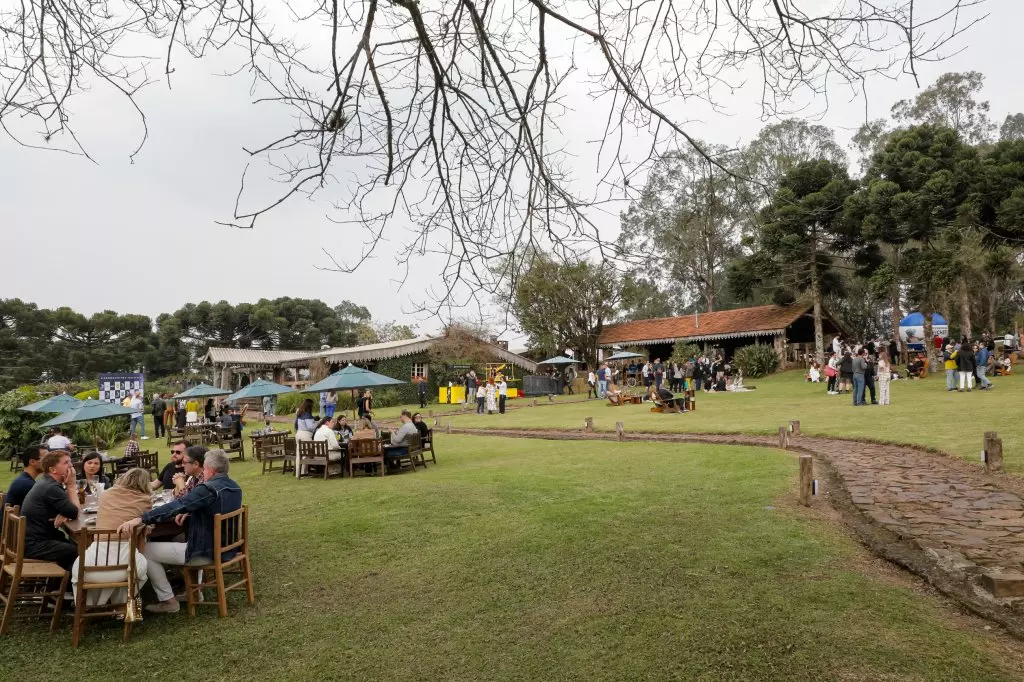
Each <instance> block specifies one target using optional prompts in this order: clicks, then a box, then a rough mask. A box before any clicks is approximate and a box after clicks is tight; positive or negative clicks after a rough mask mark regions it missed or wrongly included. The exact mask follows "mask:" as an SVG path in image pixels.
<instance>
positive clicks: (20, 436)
mask: <svg viewBox="0 0 1024 682" xmlns="http://www.w3.org/2000/svg"><path fill="white" fill-rule="evenodd" d="M41 399H42V396H41V395H39V394H38V393H36V391H35V389H33V387H31V386H22V387H21V388H16V389H14V390H12V391H7V392H6V393H4V394H2V395H0V453H3V454H4V456H6V457H8V458H9V457H10V455H11V454H12V453H15V452H18V451H19V450H21V449H22V448H24V447H26V446H28V445H31V444H32V443H36V442H38V441H39V435H40V433H41V432H40V430H39V425H40V424H42V423H43V422H44V421H46V420H47V419H49V418H50V417H52V416H53V415H49V414H37V413H34V412H20V411H18V408H19V407H22V406H23V405H28V404H29V403H34V402H36V401H37V400H41Z"/></svg>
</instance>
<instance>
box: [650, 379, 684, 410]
mask: <svg viewBox="0 0 1024 682" xmlns="http://www.w3.org/2000/svg"><path fill="white" fill-rule="evenodd" d="M649 397H650V399H651V402H653V403H654V404H655V405H658V406H659V407H666V408H668V409H670V410H678V411H679V412H686V401H685V400H684V399H682V398H676V397H675V395H673V394H672V391H670V390H668V389H667V388H665V387H661V388H655V387H654V385H653V384H652V385H651V388H650V393H649Z"/></svg>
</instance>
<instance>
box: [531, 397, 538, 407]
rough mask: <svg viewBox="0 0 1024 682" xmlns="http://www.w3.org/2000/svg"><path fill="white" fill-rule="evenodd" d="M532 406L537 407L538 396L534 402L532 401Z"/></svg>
mask: <svg viewBox="0 0 1024 682" xmlns="http://www.w3.org/2000/svg"><path fill="white" fill-rule="evenodd" d="M530 407H537V399H536V398H534V399H533V402H532V403H530Z"/></svg>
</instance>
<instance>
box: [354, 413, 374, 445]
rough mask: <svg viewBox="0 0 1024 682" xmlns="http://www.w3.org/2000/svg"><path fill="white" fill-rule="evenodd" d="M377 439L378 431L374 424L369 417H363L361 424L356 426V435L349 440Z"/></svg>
mask: <svg viewBox="0 0 1024 682" xmlns="http://www.w3.org/2000/svg"><path fill="white" fill-rule="evenodd" d="M376 437H377V430H376V429H374V428H373V423H372V422H371V421H370V419H369V417H363V418H362V419H360V420H359V424H358V425H357V426H356V430H355V433H353V434H352V438H350V439H349V440H362V439H364V438H365V439H369V440H372V439H374V438H376Z"/></svg>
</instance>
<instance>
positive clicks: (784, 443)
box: [779, 426, 789, 450]
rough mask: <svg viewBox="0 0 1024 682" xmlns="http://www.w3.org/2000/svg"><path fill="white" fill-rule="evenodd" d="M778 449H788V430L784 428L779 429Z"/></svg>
mask: <svg viewBox="0 0 1024 682" xmlns="http://www.w3.org/2000/svg"><path fill="white" fill-rule="evenodd" d="M779 447H780V448H782V449H783V450H786V449H788V448H789V429H788V428H787V427H785V426H780V427H779Z"/></svg>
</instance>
